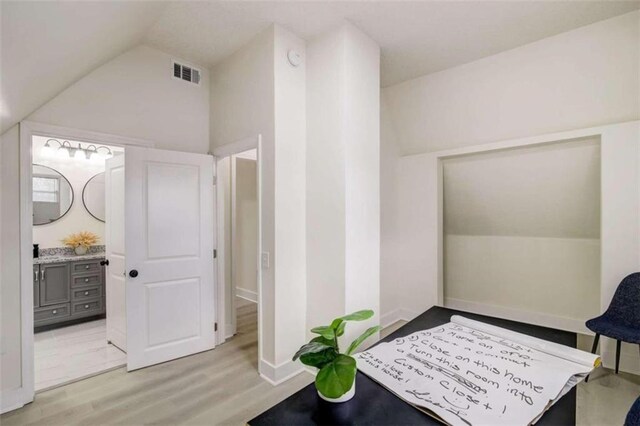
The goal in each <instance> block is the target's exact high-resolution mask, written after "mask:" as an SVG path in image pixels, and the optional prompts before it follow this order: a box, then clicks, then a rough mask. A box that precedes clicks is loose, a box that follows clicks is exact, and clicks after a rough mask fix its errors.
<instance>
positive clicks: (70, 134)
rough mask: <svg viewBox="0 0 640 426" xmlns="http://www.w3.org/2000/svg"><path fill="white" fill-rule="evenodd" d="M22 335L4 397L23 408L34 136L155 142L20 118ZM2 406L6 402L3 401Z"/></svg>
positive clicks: (31, 381)
mask: <svg viewBox="0 0 640 426" xmlns="http://www.w3.org/2000/svg"><path fill="white" fill-rule="evenodd" d="M19 130H20V150H19V152H20V159H19V162H20V165H19V170H20V287H21V288H20V311H21V315H20V326H21V331H20V336H21V339H20V340H21V361H22V362H21V377H22V380H21V381H22V386H21V387H20V388H18V389H16V390H15V391H12V392H11V393H10V392H6V393H4V394H3V396H2V398H3V399H5V398H6V399H7V400H10V401H11V403H10V404H9V403H7V404H6V407H10V409H16V408H20V407H21V406H24V405H25V404H28V403H29V402H32V401H33V399H34V397H35V371H34V353H33V334H34V333H33V281H32V276H33V251H32V244H33V223H32V212H33V201H32V196H31V193H32V182H31V164H32V162H33V155H32V138H33V136H44V137H50V138H55V139H63V140H64V139H70V140H75V141H81V142H87V143H94V144H100V145H111V146H119V147H126V146H139V147H146V148H153V147H154V146H155V143H154V142H150V141H146V140H142V139H135V138H128V137H124V136H117V135H110V134H108V133H99V132H93V131H89V130H81V129H74V128H70V127H61V126H54V125H50V124H44V123H37V122H33V121H22V122H20V129H19ZM3 406H5V404H4V401H3Z"/></svg>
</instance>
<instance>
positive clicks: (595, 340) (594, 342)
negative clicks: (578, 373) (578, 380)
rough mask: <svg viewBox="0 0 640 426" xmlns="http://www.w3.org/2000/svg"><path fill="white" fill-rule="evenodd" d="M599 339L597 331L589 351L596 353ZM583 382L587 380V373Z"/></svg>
mask: <svg viewBox="0 0 640 426" xmlns="http://www.w3.org/2000/svg"><path fill="white" fill-rule="evenodd" d="M599 341H600V335H599V334H598V333H596V337H595V338H594V339H593V346H592V347H591V353H592V354H595V353H596V349H598V342H599ZM584 382H585V383H587V382H589V375H588V374H587V377H585V379H584Z"/></svg>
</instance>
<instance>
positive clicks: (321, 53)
mask: <svg viewBox="0 0 640 426" xmlns="http://www.w3.org/2000/svg"><path fill="white" fill-rule="evenodd" d="M307 52H308V67H307V69H308V78H307V175H306V176H307V225H306V226H307V287H308V299H307V312H306V316H307V322H308V323H309V326H316V325H322V324H328V323H330V322H331V320H332V319H333V318H335V317H337V316H340V315H343V314H345V313H349V312H353V311H356V310H360V309H373V310H374V312H375V315H376V316H375V317H374V319H373V320H372V321H371V322H369V323H366V324H352V325H350V326H349V327H347V332H346V333H345V338H344V340H345V342H348V341H349V339H350V338H351V337H355V335H357V334H359V333H360V332H362V331H364V329H365V328H367V327H369V326H370V325H371V324H372V323H378V322H379V320H380V317H379V315H380V309H379V307H380V288H379V282H380V127H379V123H380V121H379V120H380V91H379V86H380V74H379V67H380V62H379V60H380V50H379V47H378V45H377V44H376V43H375V42H373V40H371V39H369V38H368V37H367V36H366V35H364V34H363V33H362V32H361V31H359V30H358V29H357V28H355V27H354V26H353V25H351V24H344V25H342V26H340V27H339V28H337V29H336V30H334V31H331V32H329V33H327V34H325V35H323V36H321V37H319V38H317V39H315V40H313V41H312V42H310V44H309V46H308V48H307ZM319 300H322V303H320V304H319V303H318V301H319Z"/></svg>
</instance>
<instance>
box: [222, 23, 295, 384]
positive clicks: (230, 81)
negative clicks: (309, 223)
mask: <svg viewBox="0 0 640 426" xmlns="http://www.w3.org/2000/svg"><path fill="white" fill-rule="evenodd" d="M289 49H296V50H297V51H298V52H300V53H301V54H302V56H303V57H304V53H305V44H304V42H303V41H302V40H301V39H299V38H297V37H295V36H294V35H292V34H291V33H289V32H287V31H285V30H284V29H282V28H280V27H278V26H274V27H270V28H269V29H268V30H266V31H264V32H263V33H261V34H259V35H258V36H256V37H255V38H254V39H253V40H252V41H251V42H249V43H248V44H247V45H245V46H244V47H243V48H242V49H240V50H238V51H237V52H236V53H234V54H233V55H231V56H230V57H229V58H227V59H226V60H225V61H223V62H222V63H221V64H219V65H217V66H216V67H214V68H213V69H212V70H211V147H212V148H216V147H220V146H223V145H225V144H229V143H233V142H236V141H239V140H241V139H244V138H248V137H256V136H257V135H261V136H262V151H261V152H260V156H261V160H262V162H261V165H260V167H261V171H260V173H261V176H260V177H261V182H262V193H261V200H262V205H261V210H262V212H261V224H262V230H261V244H262V251H263V252H268V253H269V254H270V267H269V268H267V269H263V270H262V289H261V300H260V303H261V309H260V318H259V322H260V324H259V327H260V330H261V331H262V332H261V334H260V340H261V343H260V344H261V359H260V372H261V374H263V375H264V376H265V377H267V378H268V379H269V380H272V381H274V382H279V381H281V380H283V379H284V378H286V377H288V376H290V375H291V374H296V373H298V372H300V371H301V368H300V366H299V364H294V363H292V362H291V356H292V354H293V353H295V351H296V350H297V348H298V347H299V346H300V345H301V344H302V343H303V341H304V337H305V331H304V329H305V325H306V324H305V321H304V309H305V303H306V302H305V301H306V280H305V269H306V266H305V264H306V263H305V256H306V255H305V229H304V218H305V215H304V211H305V204H304V200H305V180H304V179H300V176H304V174H305V145H304V139H305V132H306V130H305V119H304V112H305V96H304V95H305V65H304V62H303V64H302V65H300V66H299V67H298V68H293V67H291V66H290V65H289V64H288V61H287V57H286V54H287V51H288V50H289ZM276 212H277V214H276ZM276 248H277V250H276ZM282 307H285V308H282Z"/></svg>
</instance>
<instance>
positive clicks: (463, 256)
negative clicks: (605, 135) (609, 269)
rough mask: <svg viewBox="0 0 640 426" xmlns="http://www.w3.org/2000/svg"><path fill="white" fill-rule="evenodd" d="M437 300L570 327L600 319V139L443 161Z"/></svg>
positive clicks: (457, 305)
mask: <svg viewBox="0 0 640 426" xmlns="http://www.w3.org/2000/svg"><path fill="white" fill-rule="evenodd" d="M442 167H443V196H444V219H443V220H444V239H445V240H444V298H445V299H444V300H445V303H446V304H447V305H448V306H452V307H461V308H467V309H468V308H469V307H471V306H474V305H477V304H479V305H489V306H491V307H492V308H493V309H499V308H500V309H517V310H520V311H530V312H532V313H535V314H537V315H543V314H544V315H548V316H551V317H554V319H555V320H557V321H561V322H563V323H564V324H572V325H571V326H570V328H571V329H574V330H586V329H585V328H584V322H585V320H587V319H589V318H593V317H595V316H597V315H599V312H600V144H599V139H597V138H595V139H586V140H578V141H573V142H563V143H556V144H548V145H543V146H536V147H525V148H514V149H509V150H503V151H499V152H490V153H481V154H473V155H467V156H462V157H454V158H450V159H446V160H444V161H443V162H442Z"/></svg>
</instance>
